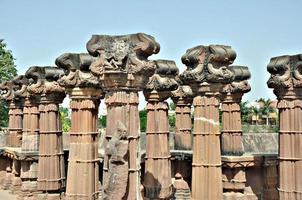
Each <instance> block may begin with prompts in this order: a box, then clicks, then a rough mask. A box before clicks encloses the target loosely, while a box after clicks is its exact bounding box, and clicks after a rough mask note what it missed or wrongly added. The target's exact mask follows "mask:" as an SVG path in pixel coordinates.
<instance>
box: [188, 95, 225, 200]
mask: <svg viewBox="0 0 302 200" xmlns="http://www.w3.org/2000/svg"><path fill="white" fill-rule="evenodd" d="M193 105H194V108H195V110H194V132H193V163H192V199H194V200H201V199H203V200H213V199H215V200H221V199H222V181H221V179H222V172H221V153H220V132H219V111H218V107H219V101H218V98H217V96H215V95H209V96H206V95H202V96H196V97H195V98H194V100H193Z"/></svg>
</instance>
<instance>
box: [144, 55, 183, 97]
mask: <svg viewBox="0 0 302 200" xmlns="http://www.w3.org/2000/svg"><path fill="white" fill-rule="evenodd" d="M154 63H155V66H156V70H155V73H154V74H153V76H151V77H150V78H149V82H148V83H147V85H146V86H145V89H144V91H145V93H148V92H151V91H156V92H158V93H159V95H160V96H161V97H162V98H163V99H164V98H168V97H170V96H171V91H173V90H175V89H176V88H177V87H178V82H177V81H176V79H177V78H178V68H177V67H176V64H175V62H174V61H170V60H156V61H154Z"/></svg>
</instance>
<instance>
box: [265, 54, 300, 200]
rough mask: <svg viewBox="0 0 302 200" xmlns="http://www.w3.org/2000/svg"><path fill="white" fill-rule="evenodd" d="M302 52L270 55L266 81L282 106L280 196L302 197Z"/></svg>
mask: <svg viewBox="0 0 302 200" xmlns="http://www.w3.org/2000/svg"><path fill="white" fill-rule="evenodd" d="M301 68H302V54H298V55H293V56H289V55H284V56H278V57H274V58H271V60H270V63H269V64H268V66H267V70H268V72H269V73H270V74H271V76H270V78H269V80H268V82H267V85H268V87H270V88H273V89H274V93H275V95H276V96H277V98H278V105H277V106H278V109H279V120H280V122H279V123H280V130H279V155H278V156H279V187H278V190H279V199H280V200H285V199H297V200H298V199H301V198H302V179H301V174H302V153H301V152H302V151H301V149H302V148H301V146H302V143H301V141H302V140H301V137H302V134H301V133H302V132H301V131H302V126H301V121H300V120H301V117H302V76H301Z"/></svg>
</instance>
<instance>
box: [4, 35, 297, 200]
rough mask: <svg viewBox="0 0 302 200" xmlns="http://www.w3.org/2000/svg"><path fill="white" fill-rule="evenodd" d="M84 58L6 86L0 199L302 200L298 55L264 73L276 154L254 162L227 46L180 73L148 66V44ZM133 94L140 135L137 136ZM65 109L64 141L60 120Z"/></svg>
mask: <svg viewBox="0 0 302 200" xmlns="http://www.w3.org/2000/svg"><path fill="white" fill-rule="evenodd" d="M86 47H87V52H83V53H64V54H62V55H60V56H58V57H57V58H56V59H54V62H55V65H56V66H31V67H29V69H28V70H27V71H26V73H25V75H19V76H17V77H15V78H14V79H13V80H10V81H7V82H4V83H1V85H0V91H1V93H0V94H1V99H2V100H4V101H6V102H7V103H8V105H9V113H8V114H9V127H8V130H7V134H6V142H5V145H4V146H3V147H1V146H0V150H1V151H0V184H1V189H3V190H9V191H10V193H12V194H14V195H15V196H16V199H18V200H36V199H37V200H63V199H66V200H100V199H107V200H125V199H127V200H141V199H146V200H151V199H162V200H167V199H177V200H188V199H192V200H237V199H238V200H258V199H259V200H277V199H280V200H300V199H302V153H301V152H302V146H301V145H302V144H301V141H302V139H301V138H300V137H301V133H302V125H300V124H301V123H300V122H299V120H300V117H301V118H302V111H301V109H302V103H301V99H302V95H301V94H302V93H301V91H302V89H301V88H302V82H301V80H302V74H301V67H302V55H301V54H299V55H293V56H288V55H286V56H279V57H274V58H272V59H271V60H270V62H269V64H268V66H267V70H268V72H269V73H270V75H271V77H270V78H269V80H268V87H270V88H273V89H274V93H275V94H276V96H277V99H278V109H279V116H280V125H279V126H280V132H279V152H278V153H277V152H276V153H275V154H266V153H263V152H262V153H258V154H255V153H250V152H248V151H247V150H246V149H245V146H244V135H243V133H242V122H241V110H240V102H241V100H242V96H243V95H244V94H245V93H247V92H249V91H250V90H251V87H250V85H249V83H248V79H249V78H250V76H251V74H250V72H249V69H248V67H247V66H241V65H233V63H234V62H235V59H236V52H235V50H234V49H232V47H231V46H226V45H208V46H207V45H199V46H196V47H192V48H190V49H188V50H186V51H185V53H184V55H183V56H182V58H181V61H182V63H183V64H184V65H185V70H184V71H183V72H180V71H179V68H178V67H177V66H176V63H175V62H174V61H171V60H165V59H164V58H163V59H156V60H153V59H151V58H149V57H150V56H152V55H154V54H157V53H159V51H160V45H159V43H158V42H157V41H156V40H155V38H154V37H152V36H150V35H147V34H145V33H136V34H130V35H119V36H110V35H93V36H92V37H91V39H90V40H89V41H88V42H87V45H86ZM243 64H244V63H243ZM140 94H141V97H144V98H145V101H146V103H147V105H146V110H147V125H146V133H141V132H140V119H139V109H138V108H139V107H138V106H139V103H140V101H143V98H140V96H139V95H140ZM65 98H68V99H69V100H70V104H69V108H70V110H71V130H70V131H69V132H68V133H63V131H62V124H61V120H60V117H61V116H60V112H59V106H60V105H61V104H62V102H63V100H64V99H65ZM101 101H103V102H104V105H105V106H106V110H107V121H106V127H105V128H106V130H105V132H104V133H101V132H100V131H99V129H98V127H99V126H98V116H99V108H100V105H102V104H100V103H101ZM171 101H173V102H174V104H175V117H176V120H175V133H173V132H172V131H171V130H170V127H169V119H168V115H169V113H168V110H169V103H168V102H171ZM219 112H221V121H222V123H221V124H220V122H219ZM101 134H103V135H101ZM100 144H102V145H100ZM100 149H101V151H100Z"/></svg>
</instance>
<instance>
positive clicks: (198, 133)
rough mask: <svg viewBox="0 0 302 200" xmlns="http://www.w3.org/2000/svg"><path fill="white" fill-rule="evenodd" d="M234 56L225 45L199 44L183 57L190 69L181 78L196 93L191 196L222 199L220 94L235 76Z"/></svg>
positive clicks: (193, 197) (233, 52) (194, 101)
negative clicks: (232, 67)
mask: <svg viewBox="0 0 302 200" xmlns="http://www.w3.org/2000/svg"><path fill="white" fill-rule="evenodd" d="M235 58H236V53H235V51H234V50H232V49H231V47H229V46H223V45H210V46H197V47H194V48H191V49H189V50H187V52H186V54H185V55H184V56H183V57H182V62H183V63H184V64H185V65H186V66H187V70H186V71H184V72H183V73H182V74H181V80H182V81H183V83H184V84H188V85H190V86H191V88H192V90H193V93H194V96H195V97H194V100H193V105H194V112H195V113H194V132H193V161H192V199H217V200H219V199H222V182H221V153H220V138H219V137H220V131H219V113H218V107H219V95H220V91H221V90H222V88H223V86H224V84H226V83H229V82H230V81H232V80H233V79H234V77H235V75H234V72H233V71H232V70H231V69H230V68H229V67H228V66H229V65H230V64H232V63H233V61H234V59H235ZM209 151H211V153H209ZM214 188H215V189H214Z"/></svg>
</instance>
